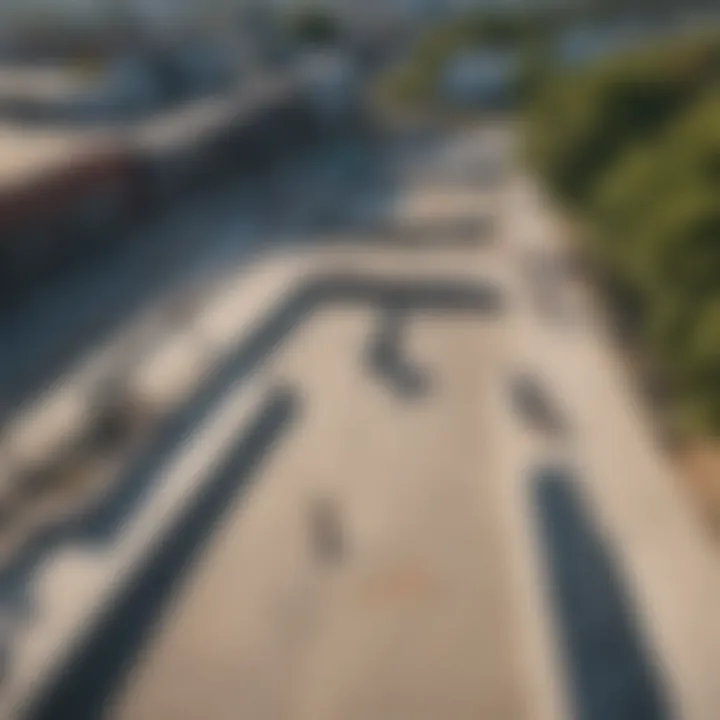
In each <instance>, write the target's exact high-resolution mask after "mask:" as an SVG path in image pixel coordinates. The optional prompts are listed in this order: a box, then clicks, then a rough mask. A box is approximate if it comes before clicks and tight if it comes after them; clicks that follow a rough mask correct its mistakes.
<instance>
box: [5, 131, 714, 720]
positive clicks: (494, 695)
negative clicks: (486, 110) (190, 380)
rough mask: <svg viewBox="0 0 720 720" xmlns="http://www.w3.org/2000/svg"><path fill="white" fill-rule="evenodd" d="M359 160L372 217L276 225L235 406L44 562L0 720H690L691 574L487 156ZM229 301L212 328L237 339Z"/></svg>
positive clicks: (537, 212) (700, 570)
mask: <svg viewBox="0 0 720 720" xmlns="http://www.w3.org/2000/svg"><path fill="white" fill-rule="evenodd" d="M386 161H387V173H388V175H389V176H390V177H392V179H393V185H392V188H393V191H392V193H389V192H388V191H387V186H385V185H383V184H382V183H380V181H379V180H377V179H376V180H372V178H371V180H370V181H369V183H368V185H367V186H364V187H361V186H359V185H356V186H355V187H354V188H353V190H352V191H349V190H347V189H346V190H342V191H340V192H338V193H336V194H334V195H333V194H330V193H328V194H327V195H323V193H320V195H319V200H320V203H321V204H322V201H323V197H324V203H325V205H326V206H327V205H332V204H333V200H334V201H335V203H336V204H337V207H338V208H340V210H341V212H340V214H339V216H338V217H339V220H340V222H337V221H338V217H336V218H335V221H334V222H333V223H330V225H329V226H328V225H323V226H322V228H321V227H320V226H319V225H315V226H314V225H313V223H312V222H310V221H308V222H307V223H305V222H303V223H296V224H295V226H294V228H295V232H296V233H297V234H302V233H305V234H306V235H307V236H308V237H307V238H306V242H304V243H301V244H300V245H298V243H297V242H296V239H293V242H292V243H290V242H289V240H290V238H289V239H288V245H287V247H284V246H283V245H282V243H280V244H279V246H278V247H277V249H276V251H274V252H275V254H274V255H273V264H271V265H269V266H266V270H265V272H269V275H268V276H267V277H268V278H269V279H272V278H274V279H275V280H274V281H273V282H275V281H278V280H279V279H282V280H283V282H284V283H285V289H284V290H278V291H277V292H278V295H279V297H280V306H281V308H280V310H279V311H278V312H277V313H276V314H275V315H273V311H272V310H269V309H268V305H267V303H263V310H262V313H259V314H258V313H256V314H258V317H260V316H262V317H263V318H264V317H265V316H266V315H268V316H271V319H270V320H267V322H266V324H267V327H268V328H270V330H267V331H266V332H265V335H262V334H261V339H262V342H260V343H259V344H260V346H262V348H263V350H262V353H260V351H259V350H252V352H251V355H252V353H253V352H254V353H255V355H253V357H257V358H261V362H259V363H258V364H257V367H256V369H255V370H254V371H253V372H252V373H250V374H249V375H248V382H247V388H245V386H244V385H243V384H242V383H241V382H240V381H239V380H236V381H234V382H232V383H230V384H229V385H228V387H227V389H226V390H225V391H224V392H223V394H222V398H221V399H219V400H218V405H217V410H216V411H214V412H211V413H210V414H209V416H208V417H207V418H206V419H204V420H202V421H201V422H200V423H199V427H198V428H197V429H193V431H192V432H191V433H190V434H189V435H188V436H187V438H186V439H185V441H184V442H183V443H181V445H182V447H180V448H179V449H176V451H174V455H172V457H171V458H170V460H169V462H168V463H167V464H166V465H165V466H164V468H163V471H162V473H161V474H160V475H159V478H160V480H159V482H158V484H157V486H156V488H155V490H153V492H151V493H149V494H148V497H147V499H146V501H145V502H144V505H143V509H142V511H141V512H138V513H137V515H136V516H135V517H134V518H133V520H132V521H131V522H129V523H128V525H127V526H126V527H125V530H124V531H123V533H122V534H121V535H120V536H119V537H118V538H115V539H113V540H112V542H108V543H106V544H105V545H103V546H99V547H98V546H92V547H82V548H80V547H71V548H66V549H65V550H64V553H63V554H62V555H59V556H58V557H57V558H56V560H55V562H56V564H57V565H58V567H55V568H53V563H52V562H48V563H47V564H46V567H45V568H44V570H43V575H42V583H39V582H38V583H37V584H36V587H35V591H36V595H37V597H36V613H37V617H36V619H35V623H34V625H33V627H32V628H31V629H29V630H27V631H26V633H25V634H24V635H20V636H19V638H18V640H17V647H16V666H17V667H16V670H15V674H14V675H12V674H11V678H14V679H15V680H14V681H15V685H14V686H13V684H12V682H11V683H10V684H9V685H7V686H6V687H9V688H10V689H9V690H7V689H6V688H0V709H2V708H3V707H16V708H17V707H18V706H17V705H15V706H13V705H12V702H18V698H24V700H25V701H27V698H28V697H29V696H31V700H32V702H31V703H30V705H29V706H28V707H29V708H30V709H29V712H27V713H24V714H22V715H21V714H18V716H23V717H28V718H53V717H73V718H95V717H109V718H114V719H115V720H136V719H137V720H144V719H145V718H147V719H148V720H150V719H152V720H155V719H157V720H165V719H168V720H170V719H172V720H175V719H176V718H178V719H181V720H185V719H187V720H193V719H194V718H213V719H214V718H218V719H220V720H223V719H224V718H252V719H253V720H254V719H255V718H258V719H259V720H265V719H270V718H273V719H275V718H277V719H278V720H279V719H281V718H282V719H287V720H311V719H312V720H330V719H332V720H345V719H348V720H353V719H355V718H357V719H358V720H359V719H360V718H363V719H366V718H372V719H373V720H385V719H388V720H404V719H405V718H407V719H408V720H409V719H410V718H412V719H413V720H414V719H415V718H418V719H419V720H422V719H424V718H428V719H429V718H443V719H445V718H448V719H450V718H453V719H454V718H458V719H462V718H471V717H472V718H492V719H493V720H494V719H495V718H502V719H505V718H508V719H509V720H511V719H513V718H528V719H532V720H535V719H542V720H545V719H546V718H547V720H551V719H553V720H554V719H555V718H561V717H568V718H569V717H578V718H583V719H584V718H589V719H590V720H596V719H597V720H601V719H604V718H623V719H624V718H627V719H628V720H630V719H633V718H651V719H654V718H666V717H668V718H669V717H682V718H689V719H690V720H696V719H697V720H704V719H705V718H707V719H708V720H711V719H712V718H715V717H717V715H718V710H719V709H720V695H719V694H718V690H717V683H716V682H715V680H714V677H713V675H714V669H715V668H716V667H717V666H718V661H720V622H717V621H716V620H715V618H714V615H715V612H716V610H715V604H716V600H717V598H718V597H720V564H719V563H718V558H717V554H716V552H715V551H714V550H713V548H712V547H711V545H710V543H709V541H708V538H706V537H705V536H704V535H703V534H702V532H701V530H700V528H699V526H698V525H697V524H695V523H694V522H693V518H692V515H691V513H690V510H689V506H688V504H687V502H686V500H685V499H684V498H683V497H682V495H680V494H679V492H677V487H676V486H675V485H674V483H673V478H672V476H671V474H670V471H669V469H668V467H667V463H665V461H664V459H663V456H662V454H661V453H660V452H659V451H658V448H657V447H656V446H655V445H654V444H653V442H652V440H651V435H650V432H649V425H648V420H647V418H645V417H643V415H642V412H641V411H640V409H639V408H640V406H639V403H638V401H637V399H636V396H635V394H634V389H633V388H632V386H630V385H629V383H628V382H627V379H626V378H625V376H624V375H623V373H622V369H621V367H620V366H619V364H618V362H617V358H616V356H615V354H614V353H613V351H612V349H611V348H610V347H609V345H608V341H607V336H606V333H605V330H604V328H603V326H602V323H601V316H600V315H599V314H598V312H597V307H596V306H595V304H594V301H593V299H592V297H591V296H590V295H589V293H588V292H587V288H585V287H584V286H583V285H582V283H580V282H578V281H577V280H576V279H574V278H573V277H571V276H568V275H565V274H563V273H560V274H558V272H557V269H556V268H557V267H558V265H557V263H556V261H557V260H559V259H562V256H563V247H562V245H559V244H558V242H557V237H556V236H555V235H554V230H553V226H552V223H551V221H550V220H551V216H550V215H549V214H548V211H547V206H546V205H545V204H544V203H543V201H542V199H541V198H540V197H539V195H538V194H537V192H536V190H535V188H533V187H532V185H531V184H529V183H528V182H527V181H525V180H523V179H522V178H518V176H517V173H515V172H513V171H512V170H513V169H512V165H511V162H510V160H509V150H508V146H507V137H505V136H504V135H503V133H502V131H501V132H499V133H498V132H496V131H493V130H490V129H482V130H479V131H474V132H469V133H467V134H463V135H459V136H457V137H454V138H451V139H445V140H444V141H443V142H442V143H441V144H440V145H439V146H438V147H437V148H436V151H435V153H434V154H432V155H423V153H421V152H420V153H418V152H415V151H414V150H409V151H408V152H407V153H404V152H403V151H402V148H400V147H398V148H395V151H394V153H393V154H392V156H388V157H387V158H386ZM496 164H497V165H499V167H500V168H501V169H503V170H506V171H507V173H506V174H501V175H500V176H499V177H496V178H491V180H490V181H488V179H487V178H485V179H479V178H478V177H477V170H478V168H480V169H483V168H485V169H487V168H489V167H491V166H493V165H496ZM480 174H481V175H482V173H480ZM490 175H492V173H490ZM384 177H387V175H386V176H384ZM481 180H482V181H481ZM329 182H330V185H332V181H331V180H330V181H329ZM375 183H376V184H375ZM326 187H327V186H326ZM306 199H307V196H306ZM299 204H300V205H303V204H305V203H299ZM372 208H376V209H377V208H382V209H383V210H382V213H380V215H382V216H383V217H382V219H383V223H384V224H382V225H378V226H375V227H374V228H368V227H366V226H365V225H363V224H362V222H360V220H362V219H363V218H365V219H367V217H366V216H367V214H368V212H369V213H370V215H372V212H371V210H370V209H372ZM350 217H353V218H354V220H352V221H351V220H349V219H348V218H350ZM473 217H474V218H476V219H479V220H482V221H483V222H484V223H485V224H482V223H481V224H479V225H478V226H477V227H476V228H475V229H474V230H473V231H472V232H471V233H470V237H469V239H468V238H467V237H465V236H463V237H464V239H463V238H460V237H458V236H457V233H455V231H454V230H453V229H452V227H453V225H452V223H453V222H455V221H457V220H458V219H464V220H467V219H468V218H473ZM343 218H345V219H344V220H343ZM325 219H326V220H327V218H325ZM488 221H489V223H488ZM288 227H289V228H290V230H292V228H293V225H292V223H290V224H289V225H288ZM423 227H424V228H425V230H424V231H423V232H418V228H423ZM428 227H430V228H431V232H427V228H428ZM398 228H405V230H404V231H403V232H402V233H399V232H398ZM413 228H414V230H413ZM288 232H289V231H288ZM465 235H467V233H465ZM291 247H292V248H293V249H292V251H291V250H290V248H291ZM300 258H302V259H300ZM267 267H270V268H271V269H270V270H267ZM553 268H555V269H553ZM247 270H248V272H251V273H253V274H255V273H257V272H259V268H258V266H257V265H252V266H249V267H248V268H247ZM290 277H295V278H296V280H297V283H299V284H298V285H297V286H296V285H294V284H293V282H290V281H289V280H288V279H287V278H290ZM333 278H334V280H333ZM271 284H272V283H271ZM279 285H280V283H279V282H278V283H277V285H274V286H273V287H276V286H279ZM296 287H300V288H305V291H303V292H304V294H303V292H301V293H300V294H299V295H298V296H295V295H293V292H294V288H296ZM243 297H247V296H243ZM293 298H295V300H293ZM285 300H287V302H286V304H285V305H283V302H285ZM239 303H240V301H239V300H238V299H237V298H236V299H235V300H233V302H232V303H228V304H227V306H226V308H225V311H224V312H222V313H220V315H222V319H223V323H226V322H227V323H230V324H232V323H231V321H232V319H233V317H236V318H237V326H238V327H249V323H248V314H250V315H252V314H253V309H254V307H255V306H254V305H252V303H251V304H250V305H248V304H247V303H242V307H241V304H239ZM218 312H219V311H218ZM263 322H265V321H264V320H262V319H261V320H259V324H260V325H261V326H262V325H263ZM222 326H223V327H225V324H222ZM258 342H259V341H258ZM255 345H257V343H255ZM253 347H254V346H253ZM253 367H254V366H253ZM267 398H270V400H267ZM274 398H276V399H274ZM277 398H279V399H277ZM268 403H269V407H270V410H268V411H262V412H260V418H261V419H260V421H258V422H259V423H260V424H259V425H258V422H256V421H255V420H254V419H253V418H255V417H256V415H255V410H256V408H257V407H258V406H259V407H261V408H262V407H266V406H268ZM246 411H248V412H247V413H246ZM243 418H245V419H243ZM258 427H259V428H260V429H258ZM248 428H249V431H248ZM248 434H249V436H250V438H251V441H248V440H246V439H245V438H246V437H247V436H248ZM175 518H177V521H176V520H175ZM148 558H149V559H148ZM125 587H129V588H130V590H129V591H127V592H125V590H124V588H125ZM60 588H64V595H63V597H64V598H65V600H64V601H63V602H61V601H60V600H59V597H60V594H59V589H60ZM63 605H64V607H62V608H60V607H59V606H63ZM51 650H52V651H53V652H55V651H57V662H55V663H46V664H45V665H42V663H40V662H39V658H41V657H43V656H45V655H48V654H49V653H50V652H51ZM61 661H62V662H61ZM63 665H64V666H65V667H66V669H67V674H62V673H60V674H59V675H57V674H56V672H57V670H58V668H59V667H61V666H63ZM41 666H42V667H43V672H44V674H45V676H46V680H42V679H38V676H39V674H40V673H39V672H38V671H37V668H39V667H41ZM17 668H22V672H21V671H20V670H18V669H17ZM33 668H36V671H35V675H36V677H35V678H34V680H32V682H30V681H28V678H31V676H32V675H33ZM23 678H24V680H23ZM13 687H14V688H15V690H14V691H13ZM3 691H5V695H6V697H8V698H12V702H10V701H8V702H10V704H5V705H2V701H3ZM13 692H14V694H13Z"/></svg>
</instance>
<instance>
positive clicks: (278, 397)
mask: <svg viewBox="0 0 720 720" xmlns="http://www.w3.org/2000/svg"><path fill="white" fill-rule="evenodd" d="M297 411H298V407H297V398H296V397H295V396H294V395H293V394H292V393H289V392H287V391H279V392H276V393H274V394H272V395H271V396H270V397H269V398H268V399H267V401H266V402H265V404H264V406H263V408H262V409H261V411H260V412H259V413H258V414H257V416H256V417H255V418H254V419H253V421H252V423H251V426H250V428H249V430H248V431H247V432H246V434H245V435H244V436H243V437H242V438H240V439H238V441H237V443H236V445H235V447H234V449H233V450H232V451H231V452H230V454H229V455H228V456H227V457H226V458H225V460H224V461H223V463H222V464H221V466H220V468H219V469H218V470H216V471H214V472H213V473H212V474H211V476H210V477H208V478H207V480H206V481H205V483H204V486H203V488H202V490H201V492H200V495H199V497H198V498H197V499H196V500H195V501H194V502H193V503H192V506H191V507H190V508H189V509H188V510H186V511H185V512H183V513H182V514H181V516H180V517H179V518H178V519H177V521H176V522H175V523H174V525H173V528H172V530H171V531H170V532H169V533H168V534H167V536H166V537H165V538H164V539H163V541H162V543H160V545H159V547H158V548H157V549H155V550H154V551H153V552H151V554H150V555H149V557H147V558H145V559H144V561H143V562H142V563H141V564H140V566H139V567H138V568H137V569H136V570H135V572H134V573H133V576H132V578H131V579H130V581H129V582H128V584H127V586H126V587H125V589H124V590H123V591H122V593H121V594H120V596H119V597H117V598H116V599H115V601H114V602H113V603H112V604H111V605H110V607H109V608H107V610H106V612H105V613H104V616H103V617H101V619H100V621H99V622H98V623H96V624H95V628H94V630H93V631H91V632H90V633H89V635H88V637H86V638H85V639H84V641H83V642H81V644H80V646H79V647H78V648H77V649H76V650H75V652H74V653H73V654H72V657H71V658H70V661H69V662H68V663H67V665H66V667H65V669H64V670H63V672H61V673H60V675H59V676H57V677H56V678H54V679H53V681H52V682H51V683H50V685H49V687H48V688H47V689H46V690H45V691H44V692H43V693H42V694H41V695H40V696H39V697H37V698H36V699H35V703H34V704H31V706H30V707H29V708H28V709H27V711H26V712H25V713H24V717H25V718H27V720H43V719H44V718H47V720H56V719H57V718H73V720H94V719H96V718H100V717H102V716H103V713H104V711H106V710H107V704H108V701H109V699H110V698H111V697H112V695H113V693H114V692H116V691H117V690H118V689H119V686H120V684H121V683H122V681H123V678H124V677H125V676H126V673H127V672H128V670H129V669H130V667H131V665H132V663H133V661H134V659H135V657H136V656H137V654H138V652H139V651H140V649H141V648H142V646H143V645H144V642H145V640H146V638H147V637H148V635H149V634H150V633H151V631H152V629H153V627H154V626H155V625H156V623H157V622H158V620H159V618H160V617H161V615H162V611H163V608H164V606H165V605H166V603H167V602H168V601H169V599H170V597H171V596H172V593H173V591H174V590H176V589H177V588H178V586H179V585H180V583H182V581H183V578H184V576H185V575H186V573H187V572H188V571H189V570H190V568H191V567H192V564H193V563H194V562H197V560H198V558H199V557H200V556H201V554H202V552H203V550H204V549H205V547H206V546H207V544H208V542H209V541H210V539H211V538H212V536H213V533H214V531H215V530H216V528H217V527H218V525H219V524H220V522H221V520H222V518H223V517H224V516H225V515H226V514H227V513H228V511H229V510H230V509H231V508H232V506H233V501H234V500H235V499H236V497H237V495H238V493H239V492H240V490H241V489H242V487H243V486H244V485H246V484H247V483H248V482H249V481H250V479H251V477H252V475H253V473H254V472H256V470H257V468H258V466H259V465H260V463H261V462H262V460H263V458H264V457H265V456H266V455H267V454H268V452H270V450H271V449H272V447H273V445H274V444H275V443H277V442H278V441H279V440H280V438H281V437H282V435H283V434H285V433H286V432H287V430H288V427H289V425H290V423H291V422H292V421H293V420H294V419H295V416H296V414H297Z"/></svg>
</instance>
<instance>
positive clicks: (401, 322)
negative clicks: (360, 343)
mask: <svg viewBox="0 0 720 720" xmlns="http://www.w3.org/2000/svg"><path fill="white" fill-rule="evenodd" d="M378 324H379V327H378V330H377V332H376V333H375V335H374V336H373V337H371V339H370V343H369V346H368V357H367V361H368V362H367V365H368V369H369V371H370V373H371V374H373V375H375V376H376V377H378V378H379V379H380V380H381V381H383V383H384V384H385V385H386V386H387V387H388V388H390V390H392V391H393V392H394V393H395V394H396V395H398V396H399V397H402V398H404V399H412V398H417V397H421V396H423V395H425V394H426V393H427V392H428V390H429V377H428V374H427V373H426V372H423V371H422V370H421V369H420V368H418V367H416V366H414V365H413V364H412V362H411V361H410V359H409V358H408V357H406V355H405V354H404V352H403V350H404V346H405V343H404V339H405V338H404V335H405V328H406V326H407V314H406V313H404V312H402V311H398V310H397V309H396V308H392V307H391V308H384V309H383V310H382V311H381V314H380V318H379V323H378Z"/></svg>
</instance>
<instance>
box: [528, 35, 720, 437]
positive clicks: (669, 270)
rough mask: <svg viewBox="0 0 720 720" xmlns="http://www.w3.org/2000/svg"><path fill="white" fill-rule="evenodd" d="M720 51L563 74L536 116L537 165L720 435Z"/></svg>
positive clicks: (672, 373) (687, 399) (646, 57)
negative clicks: (719, 86) (719, 85)
mask: <svg viewBox="0 0 720 720" xmlns="http://www.w3.org/2000/svg"><path fill="white" fill-rule="evenodd" d="M719 48H720V44H719V43H717V42H716V41H715V40H706V41H705V42H704V43H695V44H694V45H691V44H690V43H687V42H684V43H672V44H668V45H667V46H665V47H663V48H655V49H652V50H648V51H644V52H643V53H635V54H633V55H630V56H626V57H622V58H618V59H615V60H613V61H612V62H609V63H605V64H604V65H603V66H601V67H598V68H595V69H593V70H589V71H587V72H583V73H576V74H574V75H572V76H568V77H564V78H562V79H560V80H558V81H557V82H556V83H554V84H553V85H552V86H551V87H550V88H548V89H547V90H546V91H544V92H543V93H542V96H541V97H540V98H539V99H538V102H537V103H535V105H534V106H533V108H532V109H531V112H530V113H529V114H528V134H527V150H528V155H529V157H530V158H531V160H532V161H533V162H534V163H535V166H536V168H537V169H538V170H539V171H540V173H541V175H543V176H544V177H545V178H546V179H547V180H548V182H549V184H550V185H551V187H552V188H553V189H554V190H555V192H556V193H557V194H558V195H559V196H560V197H561V198H562V199H563V200H564V201H566V202H570V203H571V204H573V205H574V207H575V208H576V209H578V210H580V211H581V213H582V214H583V215H584V216H585V217H586V218H587V219H588V220H589V223H590V225H591V228H592V233H591V237H592V244H591V251H592V252H593V254H594V255H595V256H596V257H597V258H599V260H600V261H601V263H602V266H603V267H604V268H605V269H606V271H607V272H609V273H610V275H611V277H612V279H613V281H614V282H616V283H617V285H618V286H619V287H621V288H622V289H623V292H625V293H627V294H628V296H630V297H631V298H632V302H633V303H634V308H635V310H636V311H638V313H639V317H640V327H641V338H640V339H641V341H642V342H644V343H646V345H647V347H648V348H649V349H651V350H653V351H654V352H655V355H656V357H658V358H659V360H660V364H661V365H662V367H663V369H664V371H665V374H666V377H667V378H668V379H669V380H670V381H671V383H672V386H673V388H674V390H675V391H676V393H677V394H678V396H679V400H680V402H679V406H680V407H682V411H683V413H684V415H685V417H686V418H692V424H693V425H694V426H695V427H702V428H703V429H705V430H712V431H714V432H716V431H719V430H720V93H719V92H718V91H717V90H716V89H715V88H714V84H715V81H716V80H717V79H719V78H720V52H719Z"/></svg>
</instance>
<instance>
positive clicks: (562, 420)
mask: <svg viewBox="0 0 720 720" xmlns="http://www.w3.org/2000/svg"><path fill="white" fill-rule="evenodd" d="M510 397H511V400H512V405H513V407H514V409H515V412H516V413H517V414H518V415H519V416H520V418H521V419H522V421H523V422H524V423H525V424H526V425H527V426H528V427H530V428H532V429H534V430H538V431H540V432H542V433H543V434H545V435H548V436H550V437H554V438H562V437H567V436H568V435H569V434H570V423H569V421H568V419H567V417H566V416H565V415H564V413H563V412H562V411H561V409H560V407H559V405H558V404H557V402H555V401H554V400H553V399H552V398H551V397H550V395H549V393H548V391H547V388H546V387H545V386H544V385H543V383H542V381H541V378H540V377H538V376H537V375H534V374H532V373H529V372H525V373H518V374H517V375H515V376H513V377H512V378H511V379H510Z"/></svg>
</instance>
